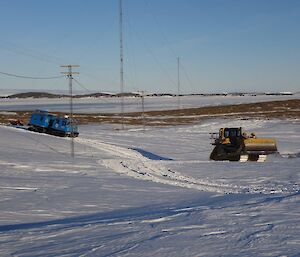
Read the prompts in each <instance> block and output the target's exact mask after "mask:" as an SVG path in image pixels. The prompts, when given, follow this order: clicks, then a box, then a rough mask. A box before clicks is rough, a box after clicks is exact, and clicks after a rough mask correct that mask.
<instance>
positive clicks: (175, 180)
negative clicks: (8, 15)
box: [76, 138, 272, 194]
mask: <svg viewBox="0 0 300 257" xmlns="http://www.w3.org/2000/svg"><path fill="white" fill-rule="evenodd" d="M76 142H78V143H80V144H84V145H88V146H90V147H93V148H96V149H99V150H102V151H105V152H107V153H109V154H111V155H113V156H115V157H116V158H114V159H104V160H98V163H99V164H101V165H103V166H105V167H107V168H110V169H112V170H114V171H115V172H117V173H120V174H126V175H127V176H130V177H134V178H136V179H141V180H148V181H152V182H157V183H162V184H167V185H172V186H178V187H183V188H189V189H196V190H200V191H208V192H216V193H222V194H230V193H236V194H238V193H264V194H269V193H272V192H271V191H270V190H268V188H264V187H261V186H260V187H257V188H254V187H246V186H239V185H232V184H225V183H217V182H215V181H213V180H208V179H196V178H192V177H189V176H185V175H182V174H181V173H179V172H177V171H174V170H171V169H170V168H168V167H166V166H164V164H165V163H170V161H167V162H165V161H161V160H158V161H157V160H150V159H148V158H146V157H144V156H143V155H142V154H140V153H139V152H137V151H135V150H133V149H130V148H126V147H121V146H117V145H113V144H109V143H104V142H101V141H99V140H92V139H83V138H77V139H76ZM187 162H189V161H187ZM180 163H184V161H180Z"/></svg>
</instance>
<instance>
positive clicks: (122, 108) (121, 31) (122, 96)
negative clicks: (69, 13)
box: [119, 0, 124, 129]
mask: <svg viewBox="0 0 300 257" xmlns="http://www.w3.org/2000/svg"><path fill="white" fill-rule="evenodd" d="M119 27H120V28H119V29H120V91H121V92H120V93H121V123H122V129H124V67H123V66H124V63H123V9H122V0H119Z"/></svg>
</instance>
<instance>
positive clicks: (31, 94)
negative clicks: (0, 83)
mask: <svg viewBox="0 0 300 257" xmlns="http://www.w3.org/2000/svg"><path fill="white" fill-rule="evenodd" d="M293 94H294V93H291V92H278V93H276V92H275V93H270V92H268V93H236V92H234V93H209V94H200V93H199V94H181V95H180V96H256V95H267V96H272V95H293ZM122 96H123V97H141V94H139V93H132V92H124V93H101V92H98V93H90V94H78V95H73V97H74V98H89V97H91V98H99V97H122ZM145 96H150V97H151V96H153V97H154V96H155V97H175V96H177V95H176V94H170V93H151V94H145ZM64 97H69V95H67V94H53V93H47V92H26V93H18V94H12V95H8V96H2V97H0V98H2V99H3V98H8V99H25V98H64Z"/></svg>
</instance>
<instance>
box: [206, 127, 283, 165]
mask: <svg viewBox="0 0 300 257" xmlns="http://www.w3.org/2000/svg"><path fill="white" fill-rule="evenodd" d="M213 135H216V137H213V139H214V142H213V143H212V144H213V145H215V147H214V149H213V151H212V153H211V155H210V159H212V160H215V161H224V160H229V161H242V160H243V161H247V160H252V161H260V160H261V159H263V161H264V160H265V159H266V155H268V154H272V153H275V152H277V146H276V141H275V139H273V138H257V137H256V135H255V134H254V133H251V134H250V135H247V133H243V130H242V128H241V127H239V128H221V129H220V130H219V133H213ZM261 157H264V158H261Z"/></svg>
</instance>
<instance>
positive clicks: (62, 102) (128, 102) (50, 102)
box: [0, 94, 300, 113]
mask: <svg viewBox="0 0 300 257" xmlns="http://www.w3.org/2000/svg"><path fill="white" fill-rule="evenodd" d="M299 98H300V94H295V95H291V96H288V95H286V96H284V95H282V96H264V95H260V96H205V97H204V96H183V97H181V99H180V102H181V107H182V108H191V107H202V106H215V105H228V104H240V103H253V102H264V101H274V100H288V99H299ZM124 103H125V109H124V110H125V112H136V111H141V110H142V107H141V98H137V97H126V98H125V99H124ZM74 104H75V105H74V111H75V112H77V113H109V112H110V113H111V112H116V113H117V112H120V99H118V98H85V99H74ZM177 108H178V105H177V97H145V110H146V111H151V110H169V109H177ZM35 109H43V110H49V111H61V112H68V111H69V99H66V98H62V99H0V110H4V111H11V110H14V111H21V110H35Z"/></svg>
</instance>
